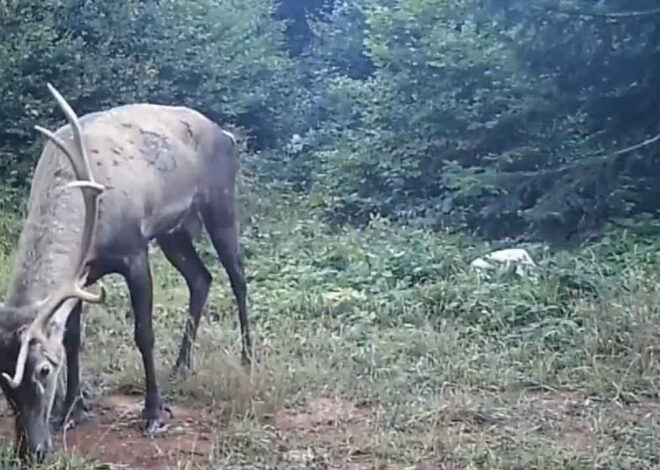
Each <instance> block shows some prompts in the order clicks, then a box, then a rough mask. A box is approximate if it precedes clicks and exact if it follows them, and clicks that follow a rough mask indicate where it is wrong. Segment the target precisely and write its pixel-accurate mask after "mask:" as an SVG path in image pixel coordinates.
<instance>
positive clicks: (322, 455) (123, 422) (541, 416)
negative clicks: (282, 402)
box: [0, 392, 660, 470]
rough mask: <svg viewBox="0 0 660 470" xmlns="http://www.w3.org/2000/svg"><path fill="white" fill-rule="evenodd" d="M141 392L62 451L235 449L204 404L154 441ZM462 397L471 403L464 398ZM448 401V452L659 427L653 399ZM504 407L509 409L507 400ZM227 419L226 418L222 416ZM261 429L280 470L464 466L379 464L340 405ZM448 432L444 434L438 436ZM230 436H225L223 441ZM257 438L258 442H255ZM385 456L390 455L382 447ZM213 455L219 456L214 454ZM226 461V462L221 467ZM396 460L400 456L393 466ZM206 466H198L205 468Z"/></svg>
mask: <svg viewBox="0 0 660 470" xmlns="http://www.w3.org/2000/svg"><path fill="white" fill-rule="evenodd" d="M141 399H142V397H141V396H139V395H131V394H122V393H117V392H115V393H113V394H109V395H107V396H104V397H101V398H99V399H98V400H96V401H94V402H93V411H92V414H91V417H90V419H89V420H88V421H86V422H85V423H83V424H80V425H79V426H78V427H76V428H75V429H73V430H70V431H68V432H67V433H66V435H63V434H62V433H58V434H57V435H56V436H55V444H56V447H57V452H58V453H60V454H66V455H78V456H83V457H86V458H88V459H91V460H93V461H95V462H97V463H98V465H97V466H96V468H98V469H108V470H110V469H123V468H130V469H137V470H141V469H143V470H165V469H169V468H179V469H182V468H186V469H192V468H200V467H202V468H207V467H208V468H214V465H213V464H212V463H213V461H214V460H215V461H216V463H217V462H218V461H221V460H222V451H219V452H218V449H214V446H215V445H216V443H220V444H221V443H222V442H223V440H227V441H228V442H231V437H232V435H231V432H232V431H231V430H230V429H229V427H228V426H227V423H223V421H222V420H223V418H222V417H221V412H220V411H219V410H215V411H214V410H213V409H211V408H209V407H205V406H202V405H181V404H179V405H173V406H172V412H173V414H174V418H173V419H172V420H169V424H170V428H169V430H168V432H167V433H166V434H165V435H162V436H159V437H158V438H155V439H152V438H148V437H145V436H143V435H142V432H141V425H142V419H141V417H140V413H141V406H142V405H141ZM462 400H466V399H465V397H463V398H462ZM467 401H468V402H465V403H463V402H461V401H460V400H459V401H453V400H449V401H448V402H447V403H446V406H443V407H441V408H440V409H438V410H437V414H438V417H440V418H441V421H442V423H444V424H442V425H441V426H440V428H435V430H434V431H433V432H434V434H437V433H439V434H437V435H436V436H435V438H434V439H438V440H439V441H438V442H440V443H441V444H442V445H441V446H440V448H445V449H446V448H447V446H448V447H449V448H452V447H459V446H460V445H465V444H466V443H473V442H475V441H480V440H483V439H485V440H484V442H488V441H489V440H490V438H497V437H498V436H505V435H508V436H509V437H510V436H517V438H522V437H524V436H527V438H529V437H530V436H535V435H536V436H537V437H539V438H542V439H543V441H546V440H547V441H548V442H549V443H552V444H551V447H550V448H552V449H555V450H556V451H561V450H564V451H571V452H580V453H586V454H592V453H594V452H596V451H597V450H598V449H599V448H603V446H605V445H606V444H607V440H608V438H607V435H606V434H607V433H606V432H604V431H603V430H600V431H599V430H598V429H597V428H598V427H596V428H594V427H593V422H592V421H593V420H594V419H596V418H597V416H602V415H603V412H605V416H607V417H609V419H612V420H614V421H611V422H610V424H611V423H613V422H618V423H625V422H627V421H630V422H634V423H637V424H639V423H642V424H643V422H648V421H649V420H651V421H654V422H655V421H656V420H657V419H658V415H659V412H660V404H658V403H657V402H656V401H655V400H648V401H643V402H640V403H636V404H632V405H622V404H618V405H616V406H614V405H607V406H605V407H604V405H605V404H603V403H600V404H598V403H595V402H593V401H590V400H588V399H585V398H584V397H581V396H579V395H578V394H574V393H527V394H525V395H524V396H522V397H518V398H516V397H513V396H511V397H508V400H506V405H505V406H504V407H497V406H491V407H486V408H482V406H480V405H482V404H483V403H480V402H479V401H475V402H474V403H469V402H471V401H472V400H471V399H469V397H468V399H467ZM503 404H504V403H503ZM224 419H226V418H224ZM261 425H262V426H265V427H264V428H262V430H266V429H270V430H271V432H270V434H269V435H270V436H271V437H272V438H273V439H274V442H272V443H271V444H273V447H271V450H272V452H273V454H274V458H275V461H276V463H277V468H287V469H315V470H331V469H346V470H367V469H375V468H378V469H388V470H390V469H391V470H403V469H414V470H430V469H431V468H433V469H435V470H438V469H443V470H450V469H451V470H455V469H458V468H461V467H460V466H457V465H456V463H455V462H452V461H451V459H449V460H447V459H445V458H444V457H443V456H442V455H441V454H444V452H440V453H437V452H431V453H430V454H429V453H427V454H426V458H428V460H427V459H426V458H425V459H423V460H422V461H418V462H417V464H416V465H414V466H410V465H409V464H408V465H404V464H400V465H399V464H397V463H395V462H394V461H392V460H389V459H387V460H389V462H386V461H375V460H374V454H373V452H370V443H372V442H373V441H372V438H373V436H374V435H377V431H378V429H377V428H378V426H379V424H378V419H377V416H376V415H375V411H374V410H373V409H371V408H370V407H367V406H360V405H358V404H355V403H352V402H350V401H347V400H343V399H340V398H316V399H313V400H311V401H309V402H308V404H307V406H305V407H304V408H302V409H299V410H288V409H281V410H279V411H277V412H276V413H275V414H273V415H270V416H268V417H267V418H265V422H262V423H261ZM440 429H441V430H442V432H439V430H440ZM223 433H225V435H223ZM1 438H7V439H11V438H12V418H11V416H10V414H9V412H8V410H7V409H6V406H5V404H4V400H3V402H2V405H0V439H1ZM250 439H252V438H250ZM381 450H382V449H381ZM214 454H215V455H214ZM218 459H219V460H218ZM395 460H396V459H395ZM198 465H199V466H200V467H198Z"/></svg>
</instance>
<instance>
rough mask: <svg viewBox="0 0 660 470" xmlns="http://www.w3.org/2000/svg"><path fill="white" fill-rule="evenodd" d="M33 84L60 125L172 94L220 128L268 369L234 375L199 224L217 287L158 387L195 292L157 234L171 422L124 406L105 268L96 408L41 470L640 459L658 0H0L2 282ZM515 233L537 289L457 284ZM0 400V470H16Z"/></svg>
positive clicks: (118, 306)
mask: <svg viewBox="0 0 660 470" xmlns="http://www.w3.org/2000/svg"><path fill="white" fill-rule="evenodd" d="M47 83H52V84H53V85H55V86H56V87H57V89H58V90H59V91H60V93H62V95H63V96H64V97H65V98H66V100H67V101H68V102H69V103H70V104H71V106H72V107H73V109H75V111H76V113H78V115H79V116H83V115H85V114H87V113H92V112H97V111H101V110H106V109H109V108H112V107H113V106H118V105H124V104H129V103H143V102H149V103H156V104H166V105H176V106H187V107H190V108H192V109H195V110H197V111H199V112H201V113H203V114H204V115H206V116H207V117H209V118H210V119H212V120H213V121H215V122H216V123H218V124H219V125H220V126H222V127H223V128H224V129H227V130H229V131H231V132H232V133H233V134H234V135H235V136H236V137H237V139H238V144H239V147H240V162H241V168H240V172H239V177H238V182H237V184H238V192H239V213H240V230H241V234H240V241H241V257H242V259H243V264H244V266H245V273H246V277H247V284H248V296H249V309H250V321H251V323H252V325H253V329H254V331H255V350H256V352H257V355H258V356H259V357H260V359H259V363H258V365H254V366H253V368H252V370H250V371H249V372H245V371H244V370H243V369H242V368H241V367H240V365H239V362H238V357H239V348H240V344H239V343H240V341H239V335H238V333H237V331H236V328H235V324H234V323H235V322H234V320H233V318H234V313H233V312H234V310H235V309H236V305H235V303H234V298H233V295H232V292H231V289H230V287H229V281H228V279H227V276H226V275H225V272H224V271H223V269H222V266H221V265H220V264H219V263H218V262H217V260H216V257H215V252H214V251H213V250H212V248H211V246H210V244H209V243H208V241H207V240H206V239H203V240H201V241H200V242H199V248H198V249H199V254H200V257H201V258H202V259H203V260H204V261H205V262H207V264H208V266H209V269H210V270H211V271H212V274H213V279H214V281H213V285H212V287H211V293H210V294H209V298H208V303H207V307H206V309H205V313H204V317H203V319H202V323H201V326H200V333H199V336H198V338H197V342H196V346H195V350H194V356H195V370H194V373H193V374H192V375H191V376H190V377H187V378H185V379H177V380H175V379H170V378H169V377H168V376H167V375H166V374H167V370H168V368H169V367H170V362H172V361H173V360H174V358H175V357H174V356H175V353H176V348H177V346H178V342H179V340H180V336H181V333H182V332H183V325H184V322H185V318H186V315H187V308H188V290H187V288H186V283H185V282H184V280H183V278H181V276H180V275H179V274H178V273H177V272H176V271H175V270H174V269H173V268H172V267H171V266H170V265H168V264H167V263H166V261H165V259H164V256H163V255H162V253H161V252H160V251H159V250H158V248H157V247H153V256H152V272H153V284H154V286H153V288H154V306H153V310H154V328H155V332H156V335H155V336H156V348H155V354H156V361H157V364H158V370H159V376H162V377H160V381H161V387H162V389H163V390H164V392H163V394H164V396H165V397H166V399H167V400H168V402H171V403H172V404H173V408H175V406H176V407H177V409H176V410H174V411H175V413H174V417H173V424H172V427H173V428H172V429H174V430H178V431H177V432H174V431H171V432H170V435H167V436H165V437H162V438H154V439H148V438H146V437H142V436H141V435H140V433H139V430H138V428H137V426H138V424H137V418H135V419H133V418H130V419H129V417H132V416H134V415H135V416H137V415H138V414H139V411H140V407H141V406H142V405H141V404H140V403H139V400H140V399H141V396H142V392H143V389H144V384H143V381H144V379H143V376H144V372H143V369H142V363H141V360H140V356H139V353H138V351H137V348H136V347H135V343H134V339H133V331H132V330H133V328H132V326H131V322H132V321H133V320H132V319H131V316H130V315H129V314H127V311H129V310H130V308H131V307H130V302H129V298H128V294H127V291H126V288H125V286H124V284H123V283H122V281H121V279H120V278H113V280H112V281H111V282H109V288H108V290H109V298H108V302H107V304H104V305H99V306H97V305H93V306H91V307H90V308H89V311H88V312H87V313H86V314H85V319H84V322H85V334H84V341H83V347H82V352H81V361H82V364H83V367H82V368H83V379H82V380H83V389H84V394H85V396H86V397H87V398H88V399H89V401H90V403H91V411H90V416H92V418H91V419H90V421H89V422H85V423H82V424H80V425H79V426H78V427H76V428H74V429H72V430H70V431H68V433H67V432H66V431H65V432H54V438H55V440H56V441H57V444H56V446H55V447H56V448H57V449H58V452H57V456H56V458H55V459H54V460H51V461H49V462H48V463H46V464H45V465H46V466H47V467H46V468H58V469H59V468H61V469H72V470H77V469H87V468H101V467H98V466H95V465H98V464H99V462H101V463H105V464H108V465H111V464H116V465H124V466H127V467H128V468H145V469H147V468H148V469H160V468H186V469H198V468H199V469H206V468H208V469H210V468H227V469H234V468H236V469H238V468H251V469H267V468H268V469H271V468H282V469H294V468H296V469H335V468H336V469H356V470H357V469H368V468H383V469H385V468H387V469H416V470H423V469H447V470H449V469H452V470H453V469H534V468H538V469H551V470H552V469H566V468H571V469H587V468H589V469H593V468H599V469H600V468H603V469H605V468H617V469H647V468H648V469H651V468H656V466H657V465H658V463H659V462H660V450H659V448H658V446H657V445H656V444H655V439H656V436H657V434H658V432H660V394H659V392H658V390H659V388H660V363H659V362H658V361H656V359H657V358H658V351H660V334H659V333H658V332H659V331H660V330H659V327H660V307H658V305H660V284H659V283H658V273H660V256H659V254H658V253H659V249H660V218H659V216H660V185H658V184H656V183H655V180H654V178H655V177H657V175H660V112H659V111H658V110H659V109H660V6H659V4H658V2H657V1H656V0H626V1H624V0H598V1H596V0H556V1H553V0H530V1H525V2H522V1H514V0H482V1H474V0H280V1H276V0H126V1H122V2H117V1H115V2H110V1H105V2H104V1H95V2H93V1H89V0H40V1H37V0H0V177H1V178H2V185H0V287H1V288H2V290H3V291H4V290H5V289H6V286H8V285H9V283H10V280H11V276H12V270H13V268H14V263H15V259H14V254H15V250H16V247H17V243H18V239H19V235H20V233H21V230H23V227H24V224H25V214H26V211H27V210H28V205H27V202H28V194H29V191H30V185H31V182H32V175H33V171H34V169H35V166H36V164H37V161H38V159H39V157H40V155H41V150H42V148H43V146H44V139H43V137H41V136H40V135H39V134H38V133H37V132H36V131H35V130H34V127H35V125H40V126H44V127H46V128H50V129H57V128H58V127H60V126H62V125H64V123H65V121H64V119H63V116H62V114H61V110H60V109H59V108H58V107H57V106H56V104H55V103H54V101H53V99H52V96H51V95H50V94H49V91H48V89H47V87H46V84H47ZM653 175H656V176H655V177H654V176H653ZM507 248H524V249H525V250H527V252H528V253H530V255H531V258H533V260H534V269H535V272H536V276H534V277H527V276H520V275H519V274H518V272H517V271H516V272H514V270H511V269H504V270H499V271H497V272H494V273H491V274H490V275H489V276H487V277H486V278H483V277H481V276H480V275H479V274H478V273H476V272H475V270H474V266H473V265H471V263H472V262H473V260H475V259H476V258H478V257H480V256H484V255H486V254H487V253H489V252H492V251H494V250H498V249H507ZM211 267H212V268H211ZM3 400H4V398H3ZM3 406H4V404H3V405H2V406H0V439H2V438H4V437H6V438H7V439H6V442H5V440H0V463H2V464H3V468H5V467H6V468H19V463H17V462H16V461H15V460H14V456H13V454H12V451H11V446H10V443H11V437H12V427H11V426H12V425H13V424H11V422H10V421H7V420H8V419H9V418H10V413H9V412H8V411H7V412H5V409H4V408H3ZM107 409H109V410H110V411H108V412H107V413H105V412H103V413H99V410H107ZM98 416H101V418H99V417H98ZM122 420H123V421H122ZM134 421H135V422H134ZM177 421H178V423H177ZM182 423H183V424H182ZM185 423H188V424H189V427H187V426H188V425H187V424H185ZM190 423H192V424H190ZM67 434H68V436H67ZM173 436H174V437H173ZM200 436H202V437H201V438H200ZM198 438H199V439H201V440H199V442H198ZM100 442H104V444H103V445H100V444H99V443H100ZM126 445H128V446H129V447H131V448H132V449H133V450H131V451H130V452H127V451H126V450H125V449H126V447H125V446H126ZM191 446H192V447H191ZM196 446H197V447H196ZM121 449H124V450H121ZM106 468H112V467H106Z"/></svg>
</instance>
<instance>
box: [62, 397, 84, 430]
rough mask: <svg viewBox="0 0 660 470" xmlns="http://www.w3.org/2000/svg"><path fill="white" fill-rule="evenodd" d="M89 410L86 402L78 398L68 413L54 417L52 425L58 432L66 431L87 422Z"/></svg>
mask: <svg viewBox="0 0 660 470" xmlns="http://www.w3.org/2000/svg"><path fill="white" fill-rule="evenodd" d="M91 409H92V408H91V406H89V403H88V402H87V400H84V399H83V398H78V399H77V400H76V401H75V403H74V405H73V407H72V408H71V409H70V411H69V412H68V413H65V414H64V415H58V416H54V422H53V424H54V426H55V428H56V429H58V430H59V431H68V430H70V429H73V428H75V427H76V426H78V425H79V424H82V423H85V422H87V421H89V419H90V413H89V412H90V411H91Z"/></svg>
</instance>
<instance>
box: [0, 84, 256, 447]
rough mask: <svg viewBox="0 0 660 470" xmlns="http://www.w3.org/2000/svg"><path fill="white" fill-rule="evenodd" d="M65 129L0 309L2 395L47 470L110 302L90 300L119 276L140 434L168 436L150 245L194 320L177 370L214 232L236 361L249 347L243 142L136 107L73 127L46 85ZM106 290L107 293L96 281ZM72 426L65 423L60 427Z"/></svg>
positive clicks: (34, 200) (183, 112)
mask: <svg viewBox="0 0 660 470" xmlns="http://www.w3.org/2000/svg"><path fill="white" fill-rule="evenodd" d="M48 89H49V90H50V92H51V94H52V95H53V96H54V97H55V99H56V101H57V103H58V104H59V106H60V108H61V109H62V111H63V112H64V114H65V115H66V118H67V120H68V123H69V124H68V125H66V126H63V127H61V128H60V129H58V130H57V131H56V132H55V133H52V132H50V131H48V130H46V129H43V128H41V127H39V126H37V127H36V129H37V130H38V131H39V132H41V133H42V134H43V135H45V136H46V137H47V138H48V142H47V143H46V145H45V147H44V149H43V151H42V153H41V157H40V159H39V162H38V164H37V167H36V170H35V173H34V177H33V179H32V185H31V190H30V196H29V204H28V215H27V220H26V223H25V227H24V229H23V231H22V233H21V237H20V241H19V245H18V249H17V253H16V265H15V267H14V272H13V276H12V280H11V283H10V286H9V290H8V292H7V296H6V299H5V304H4V305H3V306H2V307H0V371H2V376H3V378H2V379H0V386H1V387H2V390H3V392H4V394H5V397H6V398H7V401H8V402H9V404H10V406H11V408H12V409H13V411H14V413H15V415H16V416H15V418H16V433H17V435H16V439H17V447H18V450H19V451H20V454H21V455H23V456H27V457H36V458H37V459H42V458H43V457H45V456H46V455H47V454H48V453H49V452H50V451H51V436H50V429H49V421H50V414H51V410H52V407H53V400H54V395H55V389H56V383H57V378H58V376H59V373H60V371H61V366H62V365H63V363H64V359H66V365H67V368H66V369H67V374H66V375H67V377H66V393H65V398H64V412H65V415H66V414H67V413H69V412H70V413H71V415H72V416H74V417H75V416H77V415H79V413H81V412H82V410H83V406H84V404H83V403H82V398H81V397H80V378H79V375H80V374H79V349H80V341H81V339H80V336H81V311H82V302H83V301H84V302H90V303H99V302H102V301H103V299H104V298H105V290H104V289H103V287H102V286H101V291H100V293H99V294H94V293H91V292H88V291H86V290H85V289H87V288H89V287H91V286H92V285H93V284H94V283H96V282H97V281H100V279H101V278H102V277H103V276H105V275H107V274H111V273H116V274H119V275H121V276H122V277H123V278H124V279H125V280H126V284H127V286H128V291H129V294H130V301H131V305H132V310H133V315H134V320H135V322H134V323H135V325H134V327H135V331H134V334H135V342H136V344H137V347H138V349H139V351H140V354H141V356H142V361H143V364H144V373H145V382H146V391H145V407H144V418H145V420H146V423H145V432H146V433H148V434H149V435H155V434H157V433H158V432H159V431H160V430H161V429H162V413H163V411H164V410H167V408H166V407H163V402H162V400H161V395H160V392H159V388H158V383H157V380H156V368H155V365H154V354H153V350H154V333H153V328H152V277H151V271H150V267H149V257H148V246H149V242H150V241H151V240H155V241H156V243H157V244H158V245H159V246H160V248H161V250H162V252H163V253H164V255H165V257H166V258H167V259H168V261H169V262H170V263H171V264H172V265H173V266H174V267H175V268H176V269H177V270H178V271H179V272H180V273H181V275H182V276H183V278H184V279H185V281H186V283H187V286H188V289H189V293H190V300H189V305H188V309H189V316H188V319H187V320H186V326H185V331H184V334H183V339H182V341H181V346H180V349H179V354H178V359H177V361H176V369H175V371H176V372H177V373H180V374H185V373H186V372H187V371H188V370H189V369H190V367H191V348H192V345H193V342H194V341H195V336H196V333H197V328H198V324H199V321H200V317H201V315H202V310H203V308H204V305H205V303H206V299H207V295H208V292H209V287H210V284H211V274H210V273H209V271H208V269H207V268H206V267H205V265H204V263H203V262H202V260H201V259H200V258H199V256H198V254H197V252H196V251H195V248H194V246H193V240H194V238H195V237H196V235H197V234H198V233H199V232H200V231H201V229H202V226H203V227H204V228H205V229H206V232H207V233H208V235H209V237H210V239H211V242H212V244H213V246H214V248H215V251H216V252H217V255H218V257H219V259H220V262H221V263H222V265H223V267H224V269H225V271H226V272H227V275H228V277H229V280H230V283H231V287H232V290H233V292H234V295H235V297H236V301H237V304H238V317H239V323H240V329H241V340H242V353H241V355H242V359H243V362H244V363H245V364H249V362H250V355H251V349H252V348H251V339H250V331H249V325H248V318H247V309H246V295H247V294H246V293H247V289H246V283H245V275H244V272H243V266H242V263H241V260H240V258H239V244H238V225H237V218H236V202H235V198H236V196H235V179H236V175H237V172H238V168H239V159H238V149H237V146H236V141H235V140H234V138H233V136H232V135H231V134H229V133H228V132H225V131H223V130H222V129H221V128H220V127H218V125H216V124H215V123H213V122H212V121H210V120H209V119H207V118H206V117H205V116H203V115H202V114H200V113H198V112H196V111H194V110H192V109H189V108H185V107H171V106H162V105H154V104H129V105H125V106H119V107H116V108H113V109H109V110H106V111H102V112H96V113H91V114H87V115H85V116H83V117H81V118H78V117H77V116H76V114H75V112H74V111H73V109H71V107H70V106H69V105H68V103H67V102H66V101H65V100H64V98H63V97H62V96H61V95H60V94H59V93H58V92H57V90H55V88H53V87H52V86H51V85H50V84H49V85H48ZM99 284H100V282H99ZM64 424H65V425H66V423H64Z"/></svg>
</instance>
